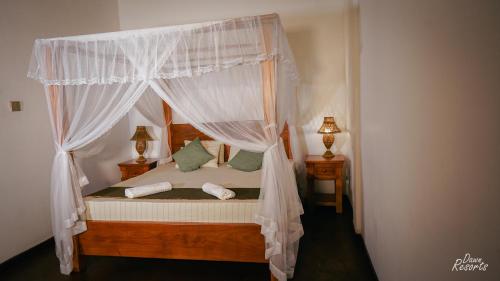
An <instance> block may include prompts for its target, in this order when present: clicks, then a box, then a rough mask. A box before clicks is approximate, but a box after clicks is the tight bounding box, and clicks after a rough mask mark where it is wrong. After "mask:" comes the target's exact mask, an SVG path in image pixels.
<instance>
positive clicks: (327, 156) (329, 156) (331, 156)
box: [322, 149, 335, 159]
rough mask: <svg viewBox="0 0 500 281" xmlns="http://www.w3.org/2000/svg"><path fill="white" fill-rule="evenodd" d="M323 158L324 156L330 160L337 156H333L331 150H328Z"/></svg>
mask: <svg viewBox="0 0 500 281" xmlns="http://www.w3.org/2000/svg"><path fill="white" fill-rule="evenodd" d="M322 156H323V158H326V159H330V158H333V157H335V154H333V153H332V151H331V150H330V149H328V150H327V151H325V153H323V155H322Z"/></svg>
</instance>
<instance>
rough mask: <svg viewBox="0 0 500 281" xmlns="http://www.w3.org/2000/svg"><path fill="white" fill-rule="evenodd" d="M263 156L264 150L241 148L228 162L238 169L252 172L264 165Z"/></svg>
mask: <svg viewBox="0 0 500 281" xmlns="http://www.w3.org/2000/svg"><path fill="white" fill-rule="evenodd" d="M263 157H264V153H263V152H259V153H257V152H250V151H246V150H243V149H240V151H238V153H237V154H236V155H235V156H234V157H233V159H231V161H229V163H228V164H229V165H231V167H233V168H235V169H237V170H240V171H244V172H252V171H257V170H258V169H260V167H262V158H263Z"/></svg>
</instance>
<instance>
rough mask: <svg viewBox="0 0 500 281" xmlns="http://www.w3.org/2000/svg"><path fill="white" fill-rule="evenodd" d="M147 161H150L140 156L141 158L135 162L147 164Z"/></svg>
mask: <svg viewBox="0 0 500 281" xmlns="http://www.w3.org/2000/svg"><path fill="white" fill-rule="evenodd" d="M146 161H148V159H146V158H144V156H142V155H140V156H139V158H137V159H136V160H135V162H137V163H139V164H143V163H146Z"/></svg>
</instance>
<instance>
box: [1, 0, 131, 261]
mask: <svg viewBox="0 0 500 281" xmlns="http://www.w3.org/2000/svg"><path fill="white" fill-rule="evenodd" d="M117 29H118V7H117V3H116V1H98V0H94V1H74V0H73V1H68V0H50V1H36V0H33V1H24V0H16V1H14V0H12V1H2V2H1V3H0V48H1V52H0V128H1V129H0V159H2V160H1V161H0V191H1V195H0V214H1V215H0V225H1V227H0V263H1V262H3V261H5V260H6V259H8V258H10V257H12V256H14V255H16V254H19V253H20V252H22V251H24V250H26V249H28V248H30V247H32V246H34V245H36V244H38V243H40V242H42V241H44V240H46V239H48V238H49V237H51V236H52V231H51V227H50V209H49V194H50V192H49V191H50V189H49V176H50V170H51V164H52V157H53V153H54V151H53V145H52V135H51V131H50V130H51V129H50V124H49V118H48V113H47V105H46V101H45V96H44V94H43V88H42V85H41V84H39V83H37V82H35V81H32V80H31V79H28V78H26V72H27V70H28V64H29V59H30V56H31V47H32V44H33V40H34V39H35V38H44V37H53V36H63V35H71V34H81V33H94V32H97V31H112V30H117ZM10 100H20V101H21V102H22V104H23V111H21V112H10V111H9V107H8V103H9V101H10ZM125 126H126V123H125Z"/></svg>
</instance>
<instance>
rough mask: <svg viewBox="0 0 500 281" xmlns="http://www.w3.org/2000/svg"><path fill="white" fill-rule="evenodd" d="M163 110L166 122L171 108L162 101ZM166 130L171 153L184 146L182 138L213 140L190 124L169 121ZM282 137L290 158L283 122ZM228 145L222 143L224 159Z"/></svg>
mask: <svg viewBox="0 0 500 281" xmlns="http://www.w3.org/2000/svg"><path fill="white" fill-rule="evenodd" d="M163 110H164V113H165V119H166V120H167V123H168V121H169V120H171V118H172V109H171V108H170V106H169V105H168V104H167V103H165V102H163ZM167 131H168V145H169V147H170V149H171V150H172V154H173V153H175V152H177V151H178V150H179V149H181V147H183V146H184V140H194V139H195V138H197V137H198V138H200V139H201V140H213V138H211V137H209V136H207V135H205V134H203V133H202V132H200V131H199V130H198V129H196V128H195V127H193V126H192V125H190V124H173V123H171V124H170V125H169V126H168V127H167ZM281 137H282V138H283V144H284V145H285V151H286V154H287V156H288V158H289V159H292V151H291V148H290V134H289V132H288V125H287V124H285V127H284V128H283V132H282V133H281ZM229 148H230V146H229V145H224V149H225V150H224V161H227V160H228V158H229Z"/></svg>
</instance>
